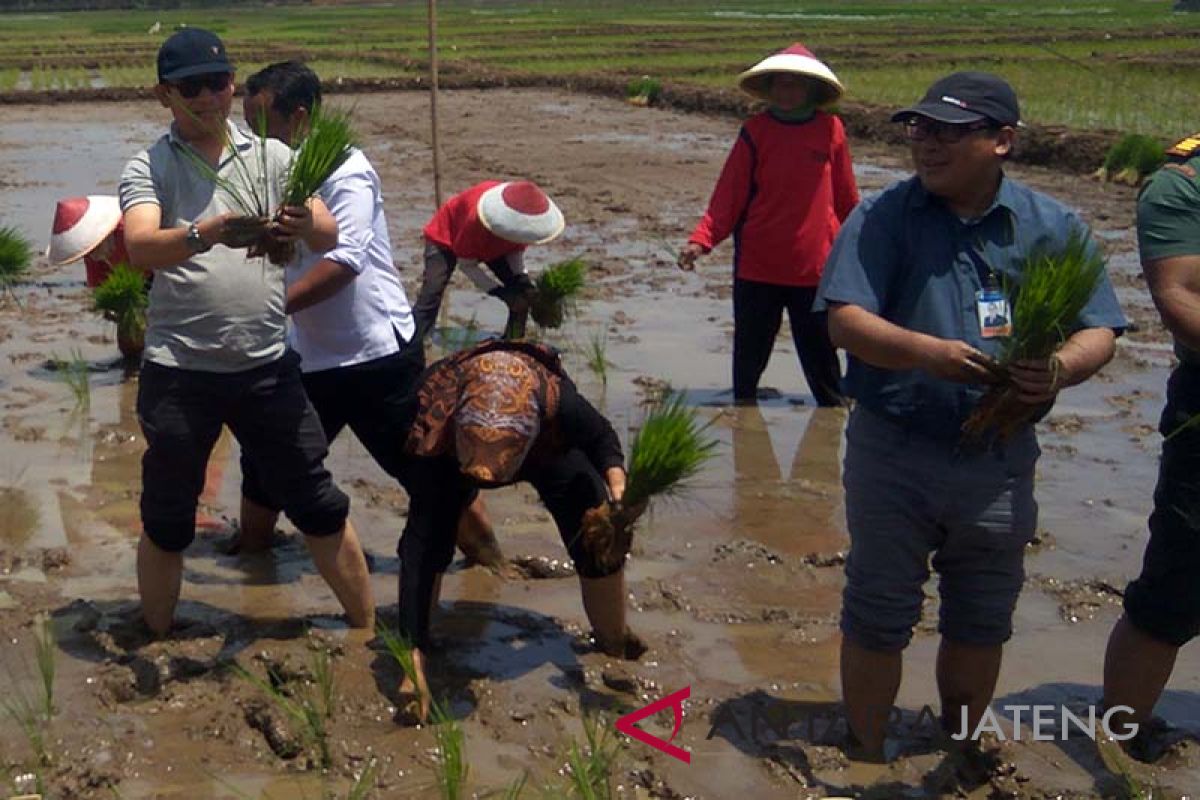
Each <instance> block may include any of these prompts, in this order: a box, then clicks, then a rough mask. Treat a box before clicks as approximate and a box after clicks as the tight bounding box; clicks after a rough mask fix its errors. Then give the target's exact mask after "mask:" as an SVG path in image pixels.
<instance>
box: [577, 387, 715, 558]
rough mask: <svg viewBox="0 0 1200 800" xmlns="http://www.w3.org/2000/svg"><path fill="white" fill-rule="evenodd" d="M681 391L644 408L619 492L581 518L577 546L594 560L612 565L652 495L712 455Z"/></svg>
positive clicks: (672, 486) (663, 492)
mask: <svg viewBox="0 0 1200 800" xmlns="http://www.w3.org/2000/svg"><path fill="white" fill-rule="evenodd" d="M711 425H712V423H711V422H702V421H701V420H700V418H699V415H698V414H697V413H696V410H695V409H694V408H691V407H689V406H687V405H686V404H685V403H684V400H683V395H682V394H680V393H677V392H673V391H668V392H666V393H665V394H664V395H663V396H662V398H660V399H659V400H658V402H657V403H655V405H654V406H653V407H652V408H651V409H650V412H649V413H648V414H647V415H646V420H645V422H644V423H643V424H642V427H641V430H639V431H638V432H637V434H636V435H635V436H634V438H633V443H632V444H631V445H630V447H629V467H628V469H626V478H625V495H624V497H622V498H621V501H620V502H619V503H615V502H609V503H607V504H605V505H603V506H600V507H599V508H594V509H591V510H590V511H588V512H586V513H585V514H584V517H583V523H582V525H581V528H580V535H581V536H582V537H583V546H584V549H586V550H587V551H588V552H589V553H591V554H592V557H593V558H594V559H595V560H596V562H597V563H598V564H599V565H600V566H602V567H605V568H607V569H612V570H615V569H616V568H618V567H619V566H620V564H621V561H622V560H623V559H624V558H625V556H626V555H627V554H628V553H629V550H630V547H631V546H632V544H633V527H634V523H636V522H637V520H638V517H640V516H641V514H642V512H643V511H644V510H645V509H646V507H647V505H648V504H649V502H650V500H651V499H652V498H654V497H660V496H662V497H670V496H673V495H677V494H678V493H679V492H681V491H682V490H683V489H684V488H686V486H687V483H688V481H689V480H690V479H692V478H693V477H695V476H696V474H697V473H698V472H699V471H700V469H701V468H702V467H703V466H704V464H705V463H706V462H707V461H708V460H709V459H710V458H712V456H713V451H714V450H715V449H716V446H717V440H716V439H714V438H713V437H712V436H711V435H710V434H709V432H708V429H709V427H710V426H711Z"/></svg>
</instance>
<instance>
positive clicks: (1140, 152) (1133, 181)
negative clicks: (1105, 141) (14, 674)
mask: <svg viewBox="0 0 1200 800" xmlns="http://www.w3.org/2000/svg"><path fill="white" fill-rule="evenodd" d="M1166 160H1167V158H1166V153H1165V151H1164V149H1163V146H1162V144H1161V143H1160V142H1159V141H1158V140H1156V139H1154V138H1152V137H1150V136H1145V135H1143V134H1140V133H1131V134H1127V135H1125V136H1122V137H1121V139H1120V140H1119V141H1118V142H1117V143H1116V144H1114V145H1113V146H1112V147H1111V148H1109V150H1108V154H1107V155H1106V156H1105V157H1104V165H1103V166H1102V167H1100V169H1098V170H1097V171H1096V175H1095V177H1096V178H1098V179H1100V180H1104V181H1113V182H1115V183H1125V184H1128V185H1130V186H1137V185H1139V184H1140V183H1141V182H1142V180H1143V179H1144V178H1145V177H1146V176H1147V175H1149V174H1151V173H1152V172H1154V171H1155V170H1157V169H1158V168H1159V167H1161V166H1162V165H1163V164H1164V163H1166Z"/></svg>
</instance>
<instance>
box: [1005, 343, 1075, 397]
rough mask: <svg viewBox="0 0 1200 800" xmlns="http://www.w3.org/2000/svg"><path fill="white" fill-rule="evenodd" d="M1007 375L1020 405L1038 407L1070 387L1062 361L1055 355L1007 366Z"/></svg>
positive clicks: (1028, 359)
mask: <svg viewBox="0 0 1200 800" xmlns="http://www.w3.org/2000/svg"><path fill="white" fill-rule="evenodd" d="M1008 375H1009V377H1010V378H1012V382H1013V383H1014V384H1016V387H1017V389H1018V394H1017V399H1018V400H1020V401H1021V402H1022V403H1030V404H1033V405H1040V404H1042V403H1047V402H1049V401H1051V400H1053V399H1054V397H1055V395H1057V394H1058V393H1059V391H1061V390H1062V389H1064V388H1065V387H1067V386H1069V385H1070V381H1069V380H1068V377H1069V375H1068V373H1067V369H1066V367H1065V366H1064V365H1063V361H1062V359H1061V358H1059V357H1058V355H1057V354H1055V355H1052V356H1050V357H1049V358H1026V359H1021V360H1020V361H1014V362H1013V363H1012V364H1009V366H1008Z"/></svg>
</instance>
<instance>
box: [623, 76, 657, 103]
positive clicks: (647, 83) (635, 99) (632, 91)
mask: <svg viewBox="0 0 1200 800" xmlns="http://www.w3.org/2000/svg"><path fill="white" fill-rule="evenodd" d="M661 94H662V84H661V83H660V82H659V81H657V80H656V79H654V78H651V77H650V76H649V75H643V76H642V77H640V78H634V79H633V80H631V81H630V82H629V83H628V84H626V85H625V100H626V102H628V103H629V104H630V105H635V106H652V105H654V104H655V103H656V102H658V98H659V95H661Z"/></svg>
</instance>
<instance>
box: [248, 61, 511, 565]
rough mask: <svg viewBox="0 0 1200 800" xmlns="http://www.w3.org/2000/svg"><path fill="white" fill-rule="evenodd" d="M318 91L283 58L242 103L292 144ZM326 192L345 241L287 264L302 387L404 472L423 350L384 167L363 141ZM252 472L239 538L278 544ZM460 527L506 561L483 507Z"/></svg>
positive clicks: (335, 426)
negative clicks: (397, 259)
mask: <svg viewBox="0 0 1200 800" xmlns="http://www.w3.org/2000/svg"><path fill="white" fill-rule="evenodd" d="M320 102H321V83H320V79H319V78H318V77H317V75H316V73H314V72H313V71H312V70H311V69H310V68H309V67H307V66H305V65H304V64H303V63H301V62H298V61H285V62H280V63H276V64H272V65H271V66H268V67H266V68H265V69H263V70H262V71H260V72H258V73H256V74H254V75H252V76H250V78H249V80H247V81H246V96H245V98H244V100H243V111H244V113H245V117H246V120H247V122H248V123H249V124H250V126H251V127H254V128H257V127H258V126H259V125H260V121H261V122H262V123H265V125H266V133H267V135H268V136H270V137H272V138H277V139H280V140H282V141H283V142H285V143H287V144H289V145H291V144H293V143H298V141H299V139H300V137H302V136H303V134H304V132H305V130H306V129H307V125H308V121H309V118H310V115H311V113H312V110H313V109H314V108H315V107H316V106H318V105H320ZM319 194H320V197H321V199H322V200H323V201H324V202H325V204H326V206H328V208H329V210H330V212H331V213H332V214H333V216H334V218H335V219H336V220H337V222H338V243H337V247H335V248H334V249H332V250H329V251H327V252H324V253H316V252H312V251H310V250H308V249H306V248H301V250H300V256H299V257H298V258H297V259H296V260H295V261H293V262H292V264H290V265H289V266H288V267H287V312H288V314H289V315H290V320H291V325H290V326H289V331H288V333H289V339H290V342H291V345H292V347H293V348H294V349H295V350H296V352H298V353H299V354H300V356H301V358H302V359H303V360H302V361H301V364H300V368H301V370H302V371H303V382H304V388H305V391H306V392H307V393H308V396H309V399H310V400H311V401H312V404H313V406H314V407H315V408H316V409H317V414H318V415H319V416H320V419H321V425H322V427H323V428H324V429H325V435H326V437H327V438H328V439H329V441H333V439H334V438H336V437H337V435H338V433H340V432H341V430H342V429H343V428H345V427H346V426H349V427H350V429H351V430H352V431H354V434H355V436H357V437H358V439H359V441H361V442H362V443H363V446H364V447H366V448H367V451H368V452H370V454H371V456H372V457H373V458H374V459H375V461H376V462H377V463H378V464H379V466H380V467H382V468H383V469H384V471H386V472H387V473H388V474H389V475H391V476H393V477H395V478H397V479H400V478H401V474H402V468H403V463H404V462H403V455H402V453H401V446H402V444H403V441H404V434H405V432H406V431H407V430H408V425H409V423H410V421H411V416H412V411H413V402H412V400H413V391H414V388H415V385H416V380H417V378H418V377H419V376H420V374H421V372H422V370H423V369H424V367H425V357H424V351H423V350H422V345H421V342H420V341H418V340H417V338H416V335H415V334H416V327H415V325H414V322H413V315H412V309H411V307H410V306H409V302H408V298H407V296H406V295H405V293H404V287H403V285H402V284H401V283H400V275H399V273H398V272H397V271H396V268H395V266H394V264H393V263H392V245H391V241H390V239H389V237H388V229H387V219H386V217H385V215H384V210H383V193H382V191H381V188H380V181H379V175H378V174H377V173H376V172H375V169H374V167H372V166H371V162H370V161H368V160H367V157H366V156H365V155H363V153H362V151H360V150H358V149H355V150H354V151H353V152H352V153H351V155H350V156H349V157H348V158H347V159H346V160H345V161H344V162H343V163H342V164H341V165H340V166H339V167H338V168H337V169H336V170H335V171H334V173H333V174H332V175H331V176H330V177H329V179H328V180H326V182H325V184H324V185H323V186H322V187H321V190H320V193H319ZM243 475H244V476H245V477H244V479H243V484H242V520H241V522H242V524H241V534H240V536H239V542H238V545H239V547H240V549H242V550H243V551H245V552H250V551H255V550H263V549H266V548H267V547H269V546H270V542H271V534H272V532H273V531H274V527H275V521H276V518H277V516H278V511H277V509H278V504H277V503H276V502H274V501H273V500H272V498H270V497H269V496H267V495H266V494H265V493H264V492H263V491H262V484H261V481H260V480H259V476H258V475H257V474H256V473H255V471H254V468H253V465H250V464H246V463H244V464H243ZM462 527H464V528H466V529H467V530H466V531H464V533H471V534H473V535H472V536H471V537H470V541H464V549H465V550H466V551H467V554H468V556H469V557H471V558H473V559H474V560H477V561H480V562H482V563H495V562H497V561H498V560H499V549H498V546H497V545H495V539H494V537H493V536H492V534H491V529H490V526H489V525H488V524H487V520H486V517H485V516H483V514H482V510H481V509H478V508H477V509H475V510H474V511H473V512H468V514H466V515H464V525H463V526H462ZM472 542H475V543H476V546H471V543H472ZM480 542H482V543H480Z"/></svg>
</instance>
